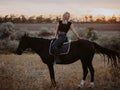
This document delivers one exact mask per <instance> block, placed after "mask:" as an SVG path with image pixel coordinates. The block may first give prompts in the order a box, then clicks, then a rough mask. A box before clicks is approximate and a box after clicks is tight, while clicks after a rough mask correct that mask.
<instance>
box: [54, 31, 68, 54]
mask: <svg viewBox="0 0 120 90" xmlns="http://www.w3.org/2000/svg"><path fill="white" fill-rule="evenodd" d="M66 41H68V39H67V37H66V33H59V34H58V39H56V40H55V41H54V42H53V44H52V48H53V50H54V54H55V55H58V54H59V53H60V52H59V49H60V47H61V46H62V44H63V43H64V42H66Z"/></svg>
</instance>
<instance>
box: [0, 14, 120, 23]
mask: <svg viewBox="0 0 120 90" xmlns="http://www.w3.org/2000/svg"><path fill="white" fill-rule="evenodd" d="M59 19H61V17H60V16H55V17H51V16H48V17H44V15H39V16H29V17H26V16H25V15H20V16H16V15H14V14H11V15H5V16H0V23H3V22H13V23H56V21H58V20H59ZM72 21H73V22H75V23H120V17H117V16H115V15H113V16H111V17H109V18H108V19H107V17H105V16H101V17H97V18H96V19H95V18H94V17H93V16H92V15H85V16H83V17H81V18H73V19H72Z"/></svg>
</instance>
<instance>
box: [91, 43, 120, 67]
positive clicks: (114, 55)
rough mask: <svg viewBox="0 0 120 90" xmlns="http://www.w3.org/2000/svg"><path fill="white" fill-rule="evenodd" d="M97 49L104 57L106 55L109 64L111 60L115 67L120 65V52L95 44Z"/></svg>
mask: <svg viewBox="0 0 120 90" xmlns="http://www.w3.org/2000/svg"><path fill="white" fill-rule="evenodd" d="M93 44H94V47H95V49H96V50H97V51H98V52H100V53H102V54H103V55H106V56H107V57H108V63H109V60H110V61H111V64H112V65H114V66H117V64H118V63H120V55H119V53H118V52H116V51H114V50H111V49H107V48H104V47H101V46H100V45H98V44H97V43H95V42H93Z"/></svg>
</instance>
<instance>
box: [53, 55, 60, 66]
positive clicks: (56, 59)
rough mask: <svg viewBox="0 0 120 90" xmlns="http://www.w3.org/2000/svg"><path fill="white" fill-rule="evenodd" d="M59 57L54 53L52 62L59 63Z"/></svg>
mask: <svg viewBox="0 0 120 90" xmlns="http://www.w3.org/2000/svg"><path fill="white" fill-rule="evenodd" d="M60 62H61V61H60V58H59V55H54V63H56V64H57V63H60Z"/></svg>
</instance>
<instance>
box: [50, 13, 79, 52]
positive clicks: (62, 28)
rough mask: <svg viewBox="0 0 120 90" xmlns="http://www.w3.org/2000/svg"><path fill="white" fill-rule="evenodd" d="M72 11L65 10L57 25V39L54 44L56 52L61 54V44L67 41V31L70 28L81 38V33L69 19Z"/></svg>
mask: <svg viewBox="0 0 120 90" xmlns="http://www.w3.org/2000/svg"><path fill="white" fill-rule="evenodd" d="M69 18H70V13H69V12H65V13H64V14H63V18H62V20H59V23H58V24H57V26H56V32H55V41H54V42H53V44H52V47H53V49H54V52H55V54H59V46H60V45H62V44H63V43H64V42H65V41H67V36H66V34H67V32H68V31H69V29H70V30H71V31H72V32H73V33H74V34H75V36H76V37H77V39H80V37H79V35H78V34H77V33H76V31H75V30H74V27H73V24H72V23H71V22H70V21H69Z"/></svg>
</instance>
